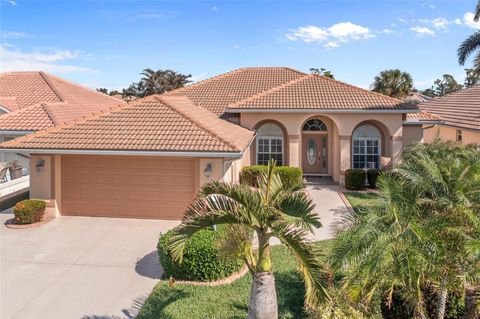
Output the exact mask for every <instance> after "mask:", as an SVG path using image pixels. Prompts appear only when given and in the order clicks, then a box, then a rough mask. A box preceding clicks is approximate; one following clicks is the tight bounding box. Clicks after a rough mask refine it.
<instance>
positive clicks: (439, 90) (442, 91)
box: [421, 74, 463, 97]
mask: <svg viewBox="0 0 480 319" xmlns="http://www.w3.org/2000/svg"><path fill="white" fill-rule="evenodd" d="M462 88H463V85H461V84H459V83H458V82H457V80H455V78H454V77H453V76H452V75H450V74H444V75H443V77H442V78H441V79H436V80H435V81H434V82H433V86H432V88H430V89H426V90H424V91H422V92H421V93H422V94H424V95H427V96H430V97H436V96H443V95H446V94H450V93H453V92H456V91H458V90H461V89H462Z"/></svg>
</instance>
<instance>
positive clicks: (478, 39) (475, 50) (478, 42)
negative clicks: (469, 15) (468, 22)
mask: <svg viewBox="0 0 480 319" xmlns="http://www.w3.org/2000/svg"><path fill="white" fill-rule="evenodd" d="M473 19H474V21H477V22H478V21H479V19H480V0H478V2H477V6H476V8H475V16H474V18H473ZM479 49H480V31H476V32H474V33H473V34H472V35H470V36H469V37H468V38H466V39H465V40H464V41H463V42H462V43H461V44H460V46H459V47H458V49H457V56H458V63H459V64H460V65H465V62H466V61H467V59H468V57H469V56H470V55H472V54H476V55H475V57H474V58H473V68H474V69H477V70H480V50H479Z"/></svg>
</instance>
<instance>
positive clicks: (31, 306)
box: [0, 212, 178, 319]
mask: <svg viewBox="0 0 480 319" xmlns="http://www.w3.org/2000/svg"><path fill="white" fill-rule="evenodd" d="M11 217H12V214H11V213H8V212H7V213H5V212H4V213H2V214H0V222H1V225H0V283H1V286H0V317H1V318H3V319H9V318H52V319H56V318H131V317H133V316H135V315H136V314H137V312H138V310H139V307H141V305H142V304H143V301H144V299H145V298H146V297H147V296H148V295H149V294H150V292H151V290H152V289H153V287H154V286H155V284H156V283H157V282H158V279H159V278H160V276H161V272H162V271H161V268H160V266H159V263H158V258H157V254H156V251H155V248H156V244H157V240H158V235H159V233H160V232H165V231H166V230H167V229H170V228H171V227H174V226H175V225H177V224H178V222H174V221H160V220H138V219H116V218H89V217H60V218H56V219H54V220H53V221H51V222H50V223H48V224H45V225H43V226H41V227H38V228H33V229H24V230H13V229H7V228H6V227H5V226H4V225H3V224H4V222H5V221H6V220H7V219H9V218H11Z"/></svg>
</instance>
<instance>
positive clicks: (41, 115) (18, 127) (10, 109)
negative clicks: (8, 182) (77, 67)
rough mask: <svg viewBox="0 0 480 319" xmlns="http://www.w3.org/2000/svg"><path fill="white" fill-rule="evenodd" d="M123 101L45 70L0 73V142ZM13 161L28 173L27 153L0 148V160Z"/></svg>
mask: <svg viewBox="0 0 480 319" xmlns="http://www.w3.org/2000/svg"><path fill="white" fill-rule="evenodd" d="M121 103H124V102H123V101H121V100H118V99H116V98H112V97H110V96H107V95H105V94H101V93H98V92H96V91H93V90H90V89H87V88H85V87H83V86H80V85H78V84H75V83H71V82H69V81H66V80H64V79H61V78H58V77H56V76H54V75H51V74H48V73H45V72H6V73H2V74H0V142H5V141H9V140H12V139H14V138H16V137H18V136H22V135H25V134H29V133H32V132H35V131H39V130H44V129H47V128H50V127H54V126H56V125H59V124H61V123H64V122H68V121H71V120H74V119H76V118H79V117H81V116H84V115H88V114H91V113H92V112H96V111H99V110H101V109H103V108H107V107H110V106H114V105H118V104H121ZM14 160H17V161H18V162H20V164H22V165H23V166H24V167H25V168H27V170H26V172H25V173H28V166H29V164H28V163H29V160H28V154H25V153H19V154H15V153H5V152H1V151H0V162H11V161H14Z"/></svg>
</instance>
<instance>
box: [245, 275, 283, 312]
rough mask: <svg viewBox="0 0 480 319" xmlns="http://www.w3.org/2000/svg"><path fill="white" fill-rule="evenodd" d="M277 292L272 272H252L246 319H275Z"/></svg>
mask: <svg viewBox="0 0 480 319" xmlns="http://www.w3.org/2000/svg"><path fill="white" fill-rule="evenodd" d="M277 318H278V306H277V292H276V291H275V277H274V276H273V273H272V272H254V273H253V283H252V290H251V291H250V303H249V305H248V319H277Z"/></svg>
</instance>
